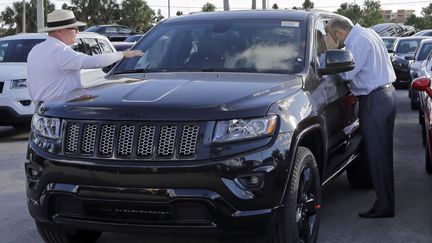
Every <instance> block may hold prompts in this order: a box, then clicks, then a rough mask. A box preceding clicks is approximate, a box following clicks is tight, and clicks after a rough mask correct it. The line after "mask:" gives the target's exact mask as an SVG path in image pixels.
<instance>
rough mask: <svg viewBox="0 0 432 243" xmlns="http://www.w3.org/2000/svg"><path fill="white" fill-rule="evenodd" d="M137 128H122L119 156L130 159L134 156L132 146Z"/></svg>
mask: <svg viewBox="0 0 432 243" xmlns="http://www.w3.org/2000/svg"><path fill="white" fill-rule="evenodd" d="M134 132H135V126H133V125H128V126H121V127H120V134H119V141H118V144H117V154H118V155H119V156H123V157H130V156H131V155H132V146H133V140H134Z"/></svg>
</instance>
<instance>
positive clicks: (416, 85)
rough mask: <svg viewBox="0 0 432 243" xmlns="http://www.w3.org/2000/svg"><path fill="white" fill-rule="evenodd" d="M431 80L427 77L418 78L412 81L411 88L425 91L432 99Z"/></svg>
mask: <svg viewBox="0 0 432 243" xmlns="http://www.w3.org/2000/svg"><path fill="white" fill-rule="evenodd" d="M430 84H431V80H430V79H429V78H426V77H420V78H416V79H414V80H413V81H412V83H411V87H412V88H413V89H415V90H418V91H425V92H426V93H427V94H428V95H429V97H431V98H432V89H431V88H430Z"/></svg>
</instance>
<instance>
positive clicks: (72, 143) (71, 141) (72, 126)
mask: <svg viewBox="0 0 432 243" xmlns="http://www.w3.org/2000/svg"><path fill="white" fill-rule="evenodd" d="M79 130H80V127H79V124H78V123H69V124H68V125H67V128H66V137H65V150H66V152H68V153H76V152H77V150H78V135H79Z"/></svg>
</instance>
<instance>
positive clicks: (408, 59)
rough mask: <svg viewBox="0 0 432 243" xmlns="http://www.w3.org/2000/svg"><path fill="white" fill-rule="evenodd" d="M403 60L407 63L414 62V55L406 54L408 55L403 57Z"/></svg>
mask: <svg viewBox="0 0 432 243" xmlns="http://www.w3.org/2000/svg"><path fill="white" fill-rule="evenodd" d="M405 60H407V61H412V60H414V55H412V54H408V55H406V56H405Z"/></svg>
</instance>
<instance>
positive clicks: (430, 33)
mask: <svg viewBox="0 0 432 243" xmlns="http://www.w3.org/2000/svg"><path fill="white" fill-rule="evenodd" d="M413 36H432V30H421V31H419V32H417V33H415V34H414V35H413Z"/></svg>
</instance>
